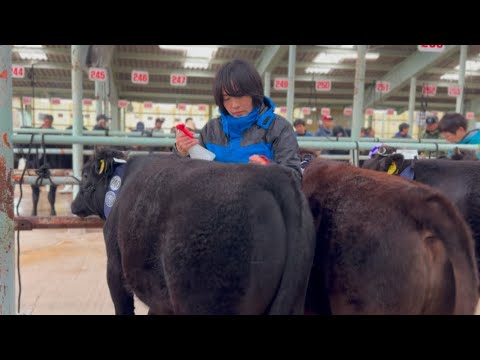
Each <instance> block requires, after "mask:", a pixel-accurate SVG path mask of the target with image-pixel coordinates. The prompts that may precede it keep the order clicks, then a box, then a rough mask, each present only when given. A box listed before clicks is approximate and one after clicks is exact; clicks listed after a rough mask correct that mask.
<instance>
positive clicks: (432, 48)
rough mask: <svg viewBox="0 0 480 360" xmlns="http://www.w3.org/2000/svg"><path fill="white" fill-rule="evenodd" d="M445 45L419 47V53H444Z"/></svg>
mask: <svg viewBox="0 0 480 360" xmlns="http://www.w3.org/2000/svg"><path fill="white" fill-rule="evenodd" d="M443 50H445V45H418V51H423V52H442V51H443Z"/></svg>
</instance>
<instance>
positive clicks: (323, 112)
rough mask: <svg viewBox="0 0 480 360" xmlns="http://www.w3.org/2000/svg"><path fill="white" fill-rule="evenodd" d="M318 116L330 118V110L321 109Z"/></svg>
mask: <svg viewBox="0 0 480 360" xmlns="http://www.w3.org/2000/svg"><path fill="white" fill-rule="evenodd" d="M320 114H322V115H323V116H330V108H322V110H321V111H320Z"/></svg>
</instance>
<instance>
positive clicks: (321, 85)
mask: <svg viewBox="0 0 480 360" xmlns="http://www.w3.org/2000/svg"><path fill="white" fill-rule="evenodd" d="M315 90H317V91H330V90H332V81H331V80H317V81H315Z"/></svg>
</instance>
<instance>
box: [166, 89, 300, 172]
mask: <svg viewBox="0 0 480 360" xmlns="http://www.w3.org/2000/svg"><path fill="white" fill-rule="evenodd" d="M274 109H275V105H274V104H273V102H271V101H270V99H269V98H267V97H265V100H264V104H263V105H262V107H261V108H260V109H259V112H258V116H257V119H258V120H257V121H256V122H255V123H254V124H253V125H252V126H250V127H249V128H248V129H247V130H245V131H244V132H243V133H242V134H241V136H238V137H237V136H236V135H235V134H230V136H227V135H226V133H225V129H224V126H223V125H224V124H222V117H219V118H215V119H212V120H210V121H209V122H208V123H207V124H206V125H205V126H204V127H203V129H202V131H201V133H200V137H199V140H200V145H201V146H203V147H206V148H207V149H208V150H210V151H212V152H213V153H215V154H216V155H217V157H216V158H215V160H216V161H220V162H227V163H228V162H229V163H247V162H248V158H249V157H250V156H251V155H255V154H257V155H264V156H266V157H267V158H269V159H270V160H271V161H272V162H274V163H276V164H279V165H283V166H285V167H287V168H290V169H292V170H293V173H294V174H295V175H294V176H295V177H296V178H297V179H298V180H301V178H302V171H301V167H300V158H299V156H298V142H297V138H296V135H295V132H294V131H293V127H292V124H291V123H290V122H289V121H287V120H286V119H285V118H283V117H281V116H279V115H276V114H275V113H274V112H273V110H274ZM174 152H176V149H175V150H174ZM177 154H178V153H177Z"/></svg>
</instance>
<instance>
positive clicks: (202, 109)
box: [198, 104, 207, 111]
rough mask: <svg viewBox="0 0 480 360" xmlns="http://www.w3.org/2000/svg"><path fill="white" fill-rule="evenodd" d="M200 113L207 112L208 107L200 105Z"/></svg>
mask: <svg viewBox="0 0 480 360" xmlns="http://www.w3.org/2000/svg"><path fill="white" fill-rule="evenodd" d="M198 111H207V105H203V104H202V105H198Z"/></svg>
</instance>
